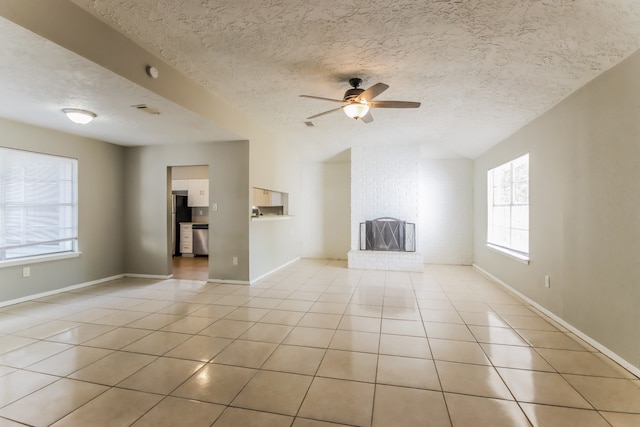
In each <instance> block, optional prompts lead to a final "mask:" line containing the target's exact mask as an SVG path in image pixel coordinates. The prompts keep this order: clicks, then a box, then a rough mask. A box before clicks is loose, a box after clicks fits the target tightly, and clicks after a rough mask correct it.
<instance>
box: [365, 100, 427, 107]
mask: <svg viewBox="0 0 640 427" xmlns="http://www.w3.org/2000/svg"><path fill="white" fill-rule="evenodd" d="M369 107H371V108H418V107H420V103H419V102H410V101H372V102H369Z"/></svg>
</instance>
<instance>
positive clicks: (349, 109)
mask: <svg viewBox="0 0 640 427" xmlns="http://www.w3.org/2000/svg"><path fill="white" fill-rule="evenodd" d="M342 111H344V113H345V114H346V115H347V117H349V118H352V119H356V120H357V119H359V118H360V117H363V116H365V115H366V114H367V113H368V112H369V106H368V105H367V104H365V103H359V102H354V103H353V104H349V105H345V106H344V107H342Z"/></svg>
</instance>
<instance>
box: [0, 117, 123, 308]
mask: <svg viewBox="0 0 640 427" xmlns="http://www.w3.org/2000/svg"><path fill="white" fill-rule="evenodd" d="M0 135H2V141H1V142H0V144H1V145H2V146H3V147H10V148H17V149H21V150H29V151H35V152H40V153H47V154H53V155H59V156H66V157H73V158H76V159H78V245H79V249H80V251H81V252H82V254H81V255H80V256H79V257H77V258H71V259H65V260H59V261H48V262H42V263H35V264H31V265H29V264H27V265H29V266H30V267H31V276H30V277H27V278H23V277H22V267H23V266H22V265H20V266H13V267H1V268H0V284H2V286H0V301H7V300H12V299H16V298H21V297H25V296H28V295H34V294H38V293H42V292H47V291H52V290H55V289H60V288H64V287H67V286H73V285H78V284H82V283H86V282H91V281H94V280H99V279H103V278H107V277H112V276H115V275H119V274H122V273H124V256H123V245H124V241H123V235H124V234H123V230H124V209H123V203H124V196H123V191H124V180H123V175H124V174H123V165H124V150H123V148H122V147H118V146H116V145H113V144H108V143H106V142H100V141H96V140H94V139H89V138H82V137H79V136H75V135H69V134H66V133H62V132H57V131H52V130H48V129H43V128H39V127H35V126H31V125H27V124H22V123H16V122H12V121H8V120H3V119H0Z"/></svg>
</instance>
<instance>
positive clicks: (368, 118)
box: [360, 111, 373, 123]
mask: <svg viewBox="0 0 640 427" xmlns="http://www.w3.org/2000/svg"><path fill="white" fill-rule="evenodd" d="M360 120H362V121H363V122H365V123H371V122H372V121H373V116H372V115H371V111H367V114H365V115H364V116H362V117H360Z"/></svg>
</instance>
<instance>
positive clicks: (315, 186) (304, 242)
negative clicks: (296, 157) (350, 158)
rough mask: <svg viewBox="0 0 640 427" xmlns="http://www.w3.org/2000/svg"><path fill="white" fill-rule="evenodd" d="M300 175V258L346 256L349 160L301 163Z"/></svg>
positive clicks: (349, 187) (348, 227) (349, 207)
mask: <svg viewBox="0 0 640 427" xmlns="http://www.w3.org/2000/svg"><path fill="white" fill-rule="evenodd" d="M301 175H302V177H301V183H302V189H303V190H302V191H301V206H300V210H299V216H300V235H301V254H302V257H304V258H329V259H347V253H348V252H349V246H350V230H351V226H350V212H351V163H349V162H336V163H305V165H304V167H303V168H302V169H301Z"/></svg>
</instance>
